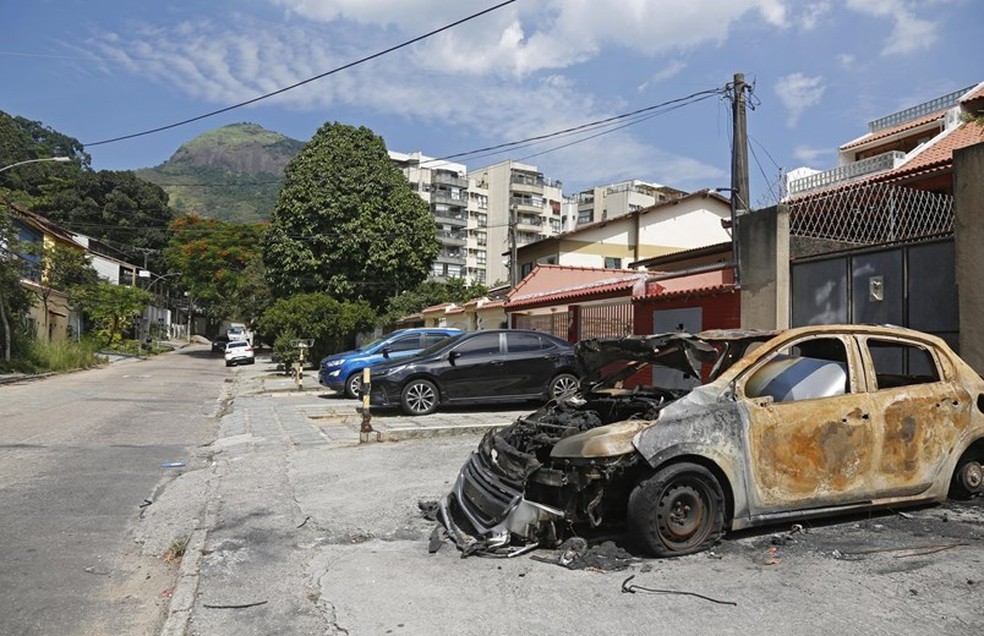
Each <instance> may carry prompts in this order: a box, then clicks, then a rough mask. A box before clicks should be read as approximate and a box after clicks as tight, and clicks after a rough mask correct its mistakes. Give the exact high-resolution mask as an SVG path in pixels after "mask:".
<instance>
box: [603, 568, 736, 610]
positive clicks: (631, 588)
mask: <svg viewBox="0 0 984 636" xmlns="http://www.w3.org/2000/svg"><path fill="white" fill-rule="evenodd" d="M634 578H635V574H633V575H632V576H630V577H629V578H627V579H625V580H624V581H622V593H623V594H636V593H637V592H648V593H650V594H676V595H678V596H693V597H696V598H699V599H703V600H705V601H710V602H711V603H717V604H718V605H733V606H735V607H737V606H738V603H735V602H734V601H722V600H720V599H716V598H711V597H710V596H705V595H703V594H698V593H697V592H684V591H681V590H660V589H656V588H652V587H642V586H641V585H629V581H631V580H632V579H634Z"/></svg>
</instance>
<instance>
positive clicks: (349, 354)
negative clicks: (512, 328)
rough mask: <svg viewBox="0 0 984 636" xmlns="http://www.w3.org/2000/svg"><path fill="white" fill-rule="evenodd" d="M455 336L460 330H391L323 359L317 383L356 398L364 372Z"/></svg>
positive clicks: (434, 328)
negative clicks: (374, 338) (366, 342)
mask: <svg viewBox="0 0 984 636" xmlns="http://www.w3.org/2000/svg"><path fill="white" fill-rule="evenodd" d="M458 333H461V330H460V329H445V328H442V327H429V328H420V329H400V330H397V331H394V332H392V333H389V334H387V335H385V336H383V337H382V338H379V339H377V340H373V341H372V342H370V343H369V344H367V345H364V346H362V347H360V348H358V349H355V350H353V351H344V352H342V353H336V354H333V355H330V356H328V357H326V358H324V359H322V360H321V365H320V371H319V372H318V381H319V382H320V383H321V384H322V385H324V386H326V387H328V388H329V389H332V390H333V391H338V392H339V393H345V395H346V396H348V397H350V398H355V397H358V396H359V387H360V386H361V385H362V370H363V369H366V368H371V367H374V366H375V365H378V364H383V363H386V362H390V361H391V360H400V359H403V358H408V357H410V356H414V355H417V354H418V353H420V352H421V351H423V350H424V349H426V348H428V347H430V346H431V345H434V344H437V343H439V342H442V341H444V340H445V339H447V338H448V336H452V335H454V334H458Z"/></svg>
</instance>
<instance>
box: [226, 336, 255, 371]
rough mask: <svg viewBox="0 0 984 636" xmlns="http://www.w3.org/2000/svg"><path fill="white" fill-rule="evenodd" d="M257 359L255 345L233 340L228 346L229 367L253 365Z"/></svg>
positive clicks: (227, 362) (227, 358) (227, 360)
mask: <svg viewBox="0 0 984 636" xmlns="http://www.w3.org/2000/svg"><path fill="white" fill-rule="evenodd" d="M254 362H256V358H254V357H253V345H251V344H249V343H248V342H247V341H245V340H233V341H232V342H230V343H229V344H227V345H226V348H225V363H226V366H227V367H231V366H233V365H237V364H253V363H254Z"/></svg>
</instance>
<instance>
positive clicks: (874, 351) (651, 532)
mask: <svg viewBox="0 0 984 636" xmlns="http://www.w3.org/2000/svg"><path fill="white" fill-rule="evenodd" d="M578 356H579V359H580V361H581V363H582V365H583V366H584V368H585V369H586V370H587V371H588V376H587V377H586V378H585V380H584V381H583V382H582V384H581V391H580V392H579V393H578V394H575V395H574V396H571V397H567V398H564V399H561V400H557V401H554V402H551V403H549V404H548V405H547V406H545V407H544V408H542V409H540V410H539V411H537V412H535V413H533V414H531V415H529V416H526V417H523V418H520V419H519V420H517V421H516V422H515V423H514V424H512V425H511V426H508V427H506V428H504V429H501V430H499V431H491V432H489V433H488V434H486V435H485V437H484V438H483V439H482V441H481V443H480V444H479V447H478V449H477V450H476V451H475V452H473V453H472V455H471V456H470V457H469V459H468V460H467V462H466V463H465V465H464V466H463V467H462V469H461V471H460V473H459V475H458V478H457V480H456V482H455V484H454V487H453V489H452V492H451V493H449V494H448V495H447V496H445V497H444V498H443V499H442V500H441V502H440V514H439V519H440V521H441V523H442V525H443V527H444V529H445V530H446V531H447V533H448V535H449V536H450V537H451V538H452V540H453V541H454V542H455V543H456V545H457V546H458V547H459V548H460V549H461V550H462V551H463V552H464V553H465V554H470V553H480V554H486V555H494V556H512V555H515V554H519V553H522V552H524V551H527V550H530V549H533V548H535V547H537V546H544V547H552V546H554V545H556V544H557V543H558V542H560V541H561V540H562V539H564V538H567V537H569V536H572V535H577V534H580V533H582V532H583V531H585V530H587V529H590V528H596V527H599V526H601V525H602V524H604V523H606V522H610V521H614V522H618V521H622V520H624V521H625V522H626V523H627V527H628V531H629V534H630V536H631V537H632V538H633V540H635V541H636V542H637V543H638V544H639V546H640V547H641V548H642V549H644V550H645V551H646V552H649V553H651V554H654V555H656V556H673V555H681V554H688V553H691V552H696V551H699V550H702V549H705V548H707V547H709V546H710V545H712V544H713V543H714V542H715V541H716V540H717V539H718V538H719V537H720V536H721V535H722V534H723V532H724V531H725V530H727V529H741V528H746V527H750V526H755V525H763V524H768V523H775V522H779V521H784V520H790V519H797V518H805V517H811V516H822V515H831V514H838V513H844V512H848V511H852V510H860V509H866V508H876V507H885V506H893V505H902V504H906V503H920V502H932V501H941V500H943V499H945V498H946V497H947V496H948V495H952V496H963V497H967V496H972V495H976V494H980V493H981V492H982V489H984V488H982V468H981V466H982V463H984V380H982V379H981V377H980V376H979V375H977V374H976V373H975V372H974V371H973V370H972V369H971V368H970V367H969V366H968V365H967V364H966V363H965V362H963V361H962V360H961V359H960V358H959V357H958V356H957V355H956V354H955V353H954V352H953V351H952V350H951V349H950V348H949V347H948V346H947V345H946V344H945V343H944V342H943V341H942V340H940V339H939V338H936V337H934V336H931V335H928V334H923V333H920V332H916V331H911V330H906V329H900V328H894V327H877V326H859V325H845V326H838V325H829V326H816V327H801V328H796V329H790V330H786V331H783V332H781V333H777V332H748V331H714V332H703V333H701V334H699V335H697V336H694V335H690V334H686V333H674V334H663V335H656V336H628V337H625V338H619V339H608V340H589V341H584V342H581V343H579V344H578ZM619 360H621V362H619ZM613 367H621V368H620V369H618V370H616V371H615V372H614V373H611V374H609V375H605V372H606V371H611V370H612V368H613ZM668 368H669V369H675V370H677V376H678V380H679V377H682V376H680V373H679V372H681V371H682V372H685V373H686V374H688V375H689V376H690V378H691V383H692V384H693V385H694V386H692V387H687V386H684V384H686V383H684V382H679V381H677V382H675V384H676V385H677V386H676V387H675V388H672V387H671V388H668V387H669V386H670V385H672V384H674V383H673V382H669V383H667V382H665V381H663V382H661V384H664V386H662V387H661V386H654V382H653V380H658V379H664V380H665V379H666V378H667V377H668V376H667V375H666V371H667V369H668ZM702 377H703V378H706V382H704V383H703V384H701V383H700V380H698V378H702ZM640 380H641V382H640Z"/></svg>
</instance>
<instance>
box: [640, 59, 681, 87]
mask: <svg viewBox="0 0 984 636" xmlns="http://www.w3.org/2000/svg"><path fill="white" fill-rule="evenodd" d="M685 68H687V64H686V63H685V62H683V61H681V60H672V61H671V62H670V63H669V64H667V65H666V66H664V67H663V68H661V69H660V70H658V71H656V72H655V73H653V74H652V75H651V76H650V77H649V79H647V80H646V81H645V82H643V83H642V84H640V85H639V89H638V90H639V91H645V90H647V89H648V88H649V87H650V86H652V85H653V84H658V83H659V82H665V81H666V80H668V79H670V78H672V77H675V76H677V75H679V74H680V71H682V70H683V69H685Z"/></svg>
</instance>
